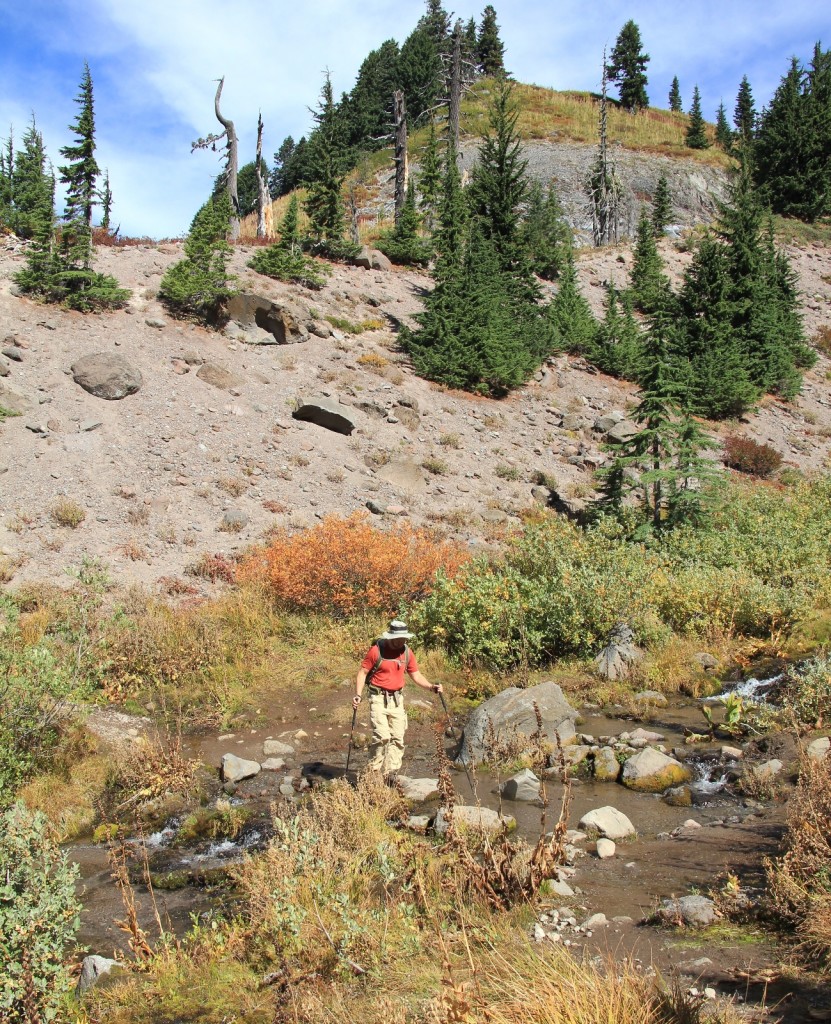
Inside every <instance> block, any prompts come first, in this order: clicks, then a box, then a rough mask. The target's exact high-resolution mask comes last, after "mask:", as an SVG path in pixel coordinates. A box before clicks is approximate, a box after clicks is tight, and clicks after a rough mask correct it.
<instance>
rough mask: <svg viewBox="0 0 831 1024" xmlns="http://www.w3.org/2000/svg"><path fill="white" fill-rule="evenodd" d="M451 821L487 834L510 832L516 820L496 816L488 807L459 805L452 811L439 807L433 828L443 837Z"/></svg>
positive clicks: (508, 816) (509, 817)
mask: <svg viewBox="0 0 831 1024" xmlns="http://www.w3.org/2000/svg"><path fill="white" fill-rule="evenodd" d="M451 820H452V821H453V822H455V824H456V825H457V826H459V825H461V826H463V827H464V828H469V829H475V830H476V831H480V830H481V831H482V832H488V833H494V832H499V831H500V830H501V829H503V828H505V829H507V830H508V831H509V832H510V831H511V830H512V829H514V828H516V819H515V818H513V817H512V816H511V815H510V814H497V813H496V811H492V810H491V809H490V808H489V807H478V806H476V807H474V806H473V805H472V804H459V805H458V806H456V807H454V808H453V810H452V811H448V809H447V808H446V807H440V808H439V813H438V814H437V815H436V821H435V824H434V825H433V828H434V829H435V830H436V832H437V833H438V834H439V835H444V833H445V832H446V831H447V830H448V829H449V828H450V822H451Z"/></svg>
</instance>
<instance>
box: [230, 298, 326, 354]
mask: <svg viewBox="0 0 831 1024" xmlns="http://www.w3.org/2000/svg"><path fill="white" fill-rule="evenodd" d="M226 313H227V315H228V317H229V318H230V319H231V320H233V321H234V323H237V324H239V325H240V327H242V329H243V335H242V340H243V341H245V342H246V343H247V344H250V345H296V344H297V343H298V342H301V341H308V340H309V332H308V331H307V330H306V327H305V324H304V323H303V322H301V318H300V315H299V314H298V313H297V312H296V311H295V310H294V309H292V308H291V307H290V306H288V305H286V304H285V303H277V302H273V301H272V300H271V299H266V298H264V297H263V296H262V295H254V294H252V293H251V292H239V293H238V294H236V295H233V296H232V297H231V298H230V299H229V300H228V303H227V305H226ZM257 328H259V330H257Z"/></svg>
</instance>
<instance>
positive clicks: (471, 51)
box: [462, 18, 477, 64]
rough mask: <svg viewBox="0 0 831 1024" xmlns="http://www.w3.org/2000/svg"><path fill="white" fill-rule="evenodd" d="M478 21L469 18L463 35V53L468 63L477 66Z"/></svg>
mask: <svg viewBox="0 0 831 1024" xmlns="http://www.w3.org/2000/svg"><path fill="white" fill-rule="evenodd" d="M476 36H477V32H476V19H475V18H468V20H467V21H466V22H465V27H464V31H463V33H462V51H463V56H464V59H465V60H466V61H468V62H469V63H470V64H476Z"/></svg>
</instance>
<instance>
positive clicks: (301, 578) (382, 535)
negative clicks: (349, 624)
mask: <svg viewBox="0 0 831 1024" xmlns="http://www.w3.org/2000/svg"><path fill="white" fill-rule="evenodd" d="M464 558H465V555H464V553H463V551H462V549H461V548H460V547H458V546H457V545H455V544H452V543H450V542H447V541H444V540H441V539H440V538H439V537H438V536H437V535H436V534H434V533H432V532H431V531H428V530H417V529H415V528H413V527H412V526H410V525H409V524H407V523H404V524H401V525H396V526H393V527H391V528H390V529H389V530H379V529H377V528H376V527H374V526H373V525H372V524H371V523H370V522H369V520H368V519H367V517H366V516H364V515H360V514H355V515H352V516H350V517H349V518H348V519H340V518H338V517H335V516H328V517H327V518H326V519H324V520H323V521H322V522H321V523H320V524H319V525H317V526H315V527H313V528H311V529H309V530H303V531H301V532H299V533H295V534H290V533H289V532H288V531H286V530H281V531H279V532H277V533H275V534H274V535H273V536H272V538H271V540H270V542H269V544H268V546H267V547H262V548H259V549H257V550H255V551H254V552H253V554H252V555H251V556H250V557H249V558H248V559H247V560H246V561H245V562H244V563H243V564H242V565H241V567H240V570H239V574H238V575H239V579H240V580H242V581H246V580H253V581H259V582H262V583H263V584H264V585H265V587H266V589H267V592H268V593H269V594H270V595H271V596H272V598H273V599H274V600H275V601H276V602H277V603H278V605H279V606H281V607H283V608H286V609H290V610H295V611H307V612H324V613H329V614H335V615H352V614H362V613H365V612H370V613H384V614H395V613H397V612H398V611H399V609H400V608H401V606H402V605H403V604H404V603H406V602H413V601H416V600H417V599H419V598H421V597H423V596H425V595H426V594H428V593H429V592H430V591H431V589H432V587H433V579H434V576H435V574H436V572H437V571H438V570H442V572H443V573H444V578H445V579H452V578H453V576H454V575H455V574H456V572H457V571H458V569H459V567H460V565H461V564H462V562H463V561H464Z"/></svg>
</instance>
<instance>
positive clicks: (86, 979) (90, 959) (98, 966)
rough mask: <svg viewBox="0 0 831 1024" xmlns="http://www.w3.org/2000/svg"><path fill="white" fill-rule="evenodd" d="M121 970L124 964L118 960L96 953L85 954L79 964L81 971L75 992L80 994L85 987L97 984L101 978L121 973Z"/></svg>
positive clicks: (85, 989) (84, 990)
mask: <svg viewBox="0 0 831 1024" xmlns="http://www.w3.org/2000/svg"><path fill="white" fill-rule="evenodd" d="M123 970H124V965H123V964H120V963H119V962H118V960H111V959H110V958H109V957H106V956H97V955H96V954H91V955H90V956H85V957H84V960H83V963H82V964H81V973H80V975H79V977H78V984H77V985H76V987H75V994H76V995H79V996H81V995H83V994H84V992H86V991H87V989H89V988H92V986H93V985H95V984H97V983H98V981H99V980H100V979H101V978H104V977H107V976H108V975H110V976H111V975H113V974H121V973H122V971H123Z"/></svg>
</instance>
